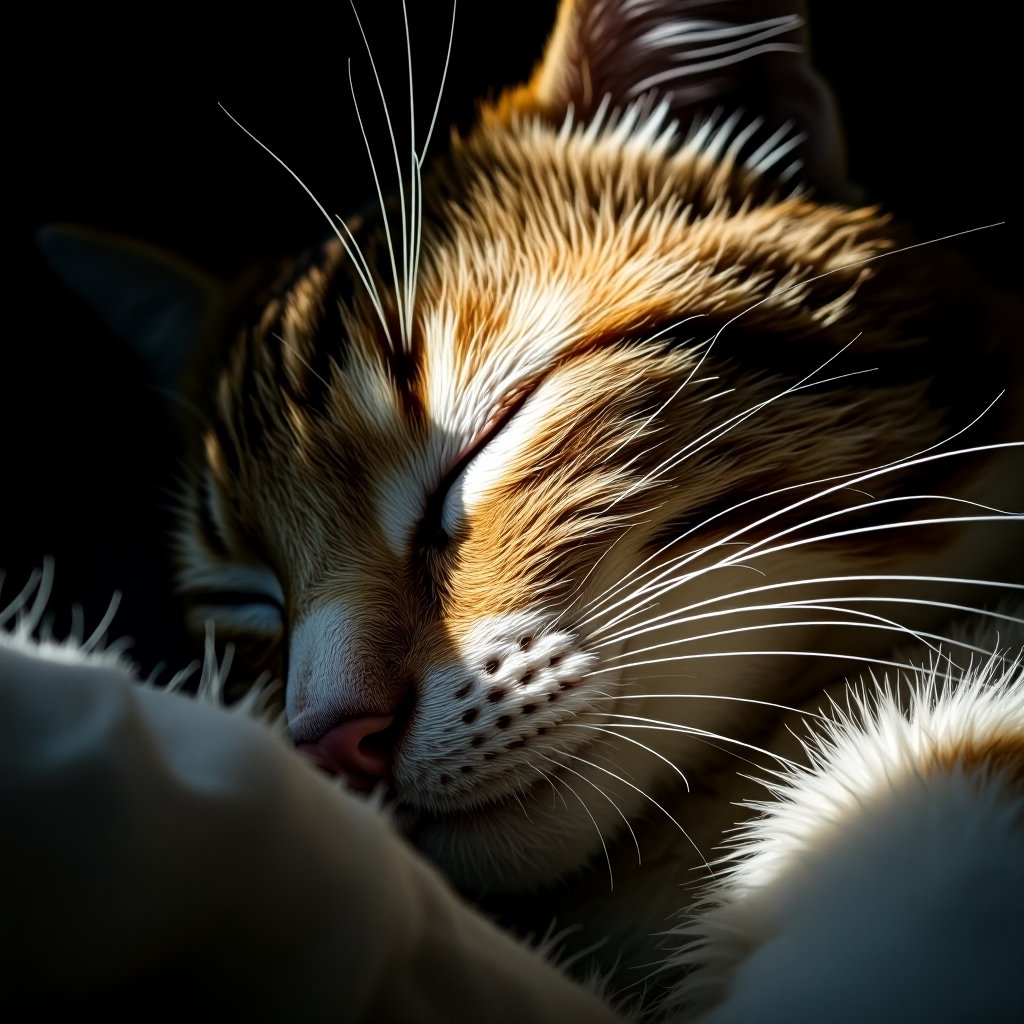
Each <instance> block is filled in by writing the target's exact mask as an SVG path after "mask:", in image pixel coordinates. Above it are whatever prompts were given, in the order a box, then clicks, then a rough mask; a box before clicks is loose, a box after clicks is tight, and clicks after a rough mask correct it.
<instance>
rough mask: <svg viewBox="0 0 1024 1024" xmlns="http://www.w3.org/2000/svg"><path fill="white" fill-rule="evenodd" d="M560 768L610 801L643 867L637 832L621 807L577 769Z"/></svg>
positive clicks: (553, 762)
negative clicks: (624, 826) (627, 831)
mask: <svg viewBox="0 0 1024 1024" xmlns="http://www.w3.org/2000/svg"><path fill="white" fill-rule="evenodd" d="M540 756H541V757H543V758H544V759H545V760H547V761H550V762H551V763H552V764H558V762H557V761H554V760H553V759H552V758H550V757H547V755H545V754H541V755H540ZM558 767H559V768H560V769H561V770H562V771H564V772H571V773H572V774H573V775H575V776H576V778H578V779H582V780H583V781H584V782H585V783H587V785H588V786H592V787H593V788H594V789H596V790H597V792H598V793H600V794H601V796H603V797H604V798H605V800H607V801H608V803H610V804H611V805H612V807H614V808H615V813H616V814H617V815H618V816H619V817H620V818H621V819H622V820H623V822H624V823H625V825H626V828H627V829H628V830H629V834H630V835H631V836H632V837H633V844H634V846H636V860H637V864H640V865H642V864H643V862H644V861H643V855H642V854H641V853H640V840H639V839H637V837H636V832H634V831H633V826H632V825H631V824H630V823H629V818H627V817H626V816H625V814H623V813H622V809H621V808H620V807H619V805H618V804H617V803H616V802H615V801H614V800H613V799H612V798H611V797H610V796H609V795H608V794H607V793H606V792H605V791H604V790H603V789H602V788H601V787H600V786H599V785H598V784H597V783H596V782H594V781H593V779H588V778H587V777H586V776H585V775H581V774H580V773H579V772H578V771H576V769H575V768H572V767H570V766H569V765H567V764H558Z"/></svg>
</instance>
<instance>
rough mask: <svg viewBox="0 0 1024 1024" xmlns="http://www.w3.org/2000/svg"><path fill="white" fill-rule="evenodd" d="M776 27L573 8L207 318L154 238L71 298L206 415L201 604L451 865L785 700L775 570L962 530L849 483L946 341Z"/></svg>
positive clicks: (559, 849)
mask: <svg viewBox="0 0 1024 1024" xmlns="http://www.w3.org/2000/svg"><path fill="white" fill-rule="evenodd" d="M803 35H804V29H803V24H802V21H801V19H800V17H799V12H798V5H797V4H795V3H786V2H754V0H750V2H740V0H733V2H728V3H693V2H682V0H675V2H670V0H660V2H659V0H652V2H649V3H635V2H628V0H600V2H598V0H564V2H563V3H562V4H561V6H560V8H559V13H558V18H557V22H556V25H555V27H554V31H553V34H552V36H551V40H550V42H549V44H548V47H547V50H546V52H545V55H544V57H543V59H542V61H541V63H540V64H539V65H538V67H537V69H536V71H535V73H534V75H533V76H532V78H531V79H530V81H529V82H527V83H526V84H525V85H523V86H520V87H518V88H515V89H512V90H509V91H508V92H506V93H504V94H503V95H501V96H500V97H499V98H498V99H497V100H496V101H494V102H492V103H488V104H485V105H483V106H482V107H481V108H480V111H479V117H478V120H477V123H476V125H475V127H474V128H473V129H472V130H471V131H469V132H468V133H467V134H465V135H462V136H453V137H452V139H451V142H450V145H449V147H448V148H447V149H446V150H445V151H444V152H441V153H439V154H438V155H437V156H436V157H435V158H434V159H433V161H432V162H430V163H428V164H425V165H424V167H423V168H422V173H421V168H420V166H419V164H418V162H415V163H413V164H412V165H410V166H409V167H407V168H406V169H405V172H404V173H405V176H404V177H403V181H402V187H401V192H400V193H398V194H396V195H394V196H392V197H391V198H389V199H388V200H387V201H386V202H383V203H382V204H381V207H380V208H379V209H376V210H371V212H370V213H368V214H365V215H364V216H361V217H356V218H352V219H350V220H349V221H348V222H347V223H346V224H345V225H344V226H340V227H337V228H336V229H335V230H334V231H332V234H331V236H330V237H329V239H328V241H326V242H325V243H323V244H321V245H318V246H316V247H314V248H312V249H311V250H310V251H309V253H307V254H306V256H305V257H304V258H302V259H300V260H296V261H290V262H289V263H288V264H287V265H286V266H285V267H284V269H283V271H282V272H281V273H280V274H279V275H278V276H277V277H276V278H275V279H273V280H272V281H271V282H270V283H269V284H267V285H266V286H265V287H262V289H259V290H257V292H256V293H255V294H250V295H249V298H248V300H247V302H246V303H244V304H242V306H241V307H240V312H239V311H238V308H239V307H237V304H236V311H235V312H232V313H223V314H222V315H220V316H219V318H218V319H217V322H218V324H219V326H218V328H217V330H216V331H213V332H211V330H210V324H211V323H212V322H214V321H213V320H211V310H213V309H214V308H218V307H217V300H216V299H215V289H214V288H213V287H212V286H211V285H210V283H209V282H208V281H206V280H205V279H202V278H200V277H197V276H196V275H194V274H191V273H188V272H186V271H184V270H183V269H182V268H179V267H171V269H170V273H169V274H168V272H167V269H166V268H163V269H160V264H161V263H162V261H161V260H160V259H159V258H158V257H156V256H155V255H154V254H152V253H149V252H140V251H139V250H135V249H132V248H131V247H128V248H126V247H124V246H120V247H114V248H113V249H108V251H109V252H110V253H112V255H111V256H110V258H111V259H115V260H117V259H120V260H121V261H122V263H121V269H120V270H119V271H118V273H117V275H116V276H111V275H110V274H108V273H103V274H98V273H97V274H94V275H93V277H94V278H95V280H93V281H92V282H91V284H89V285H88V288H89V290H90V291H91V292H92V293H93V294H94V295H95V294H96V293H97V292H100V293H103V292H104V291H107V292H109V293H111V294H110V295H109V302H107V303H105V305H106V307H107V308H108V310H109V316H110V319H111V322H112V323H114V324H115V326H116V327H117V329H118V330H119V331H121V332H122V333H125V334H130V335H135V336H136V337H138V338H139V339H141V344H142V345H143V346H145V345H147V344H150V345H151V346H152V347H153V349H154V351H156V352H158V353H159V359H160V360H163V364H164V365H163V372H164V373H165V374H171V375H174V376H176V377H177V379H178V381H179V386H180V387H181V389H182V390H183V391H184V392H185V393H186V394H187V396H188V398H189V400H190V401H191V402H192V403H193V404H194V405H195V406H196V407H198V408H199V409H200V410H201V412H202V415H203V417H204V420H205V426H204V428H203V429H202V430H199V431H196V430H195V429H194V428H193V429H192V431H191V434H190V449H189V451H190V454H189V457H188V472H187V483H186V486H185V488H184V492H183V494H182V498H181V520H180V522H181V525H180V532H179V536H178V551H179V561H180V580H181V586H182V588H183V591H184V593H185V594H186V595H187V596H188V598H189V599H190V601H191V602H192V605H193V609H194V616H195V619H196V622H197V625H200V626H201V625H202V624H203V623H204V622H205V621H207V620H212V621H213V622H214V623H215V625H216V628H217V632H218V635H219V636H222V637H224V638H231V639H233V640H234V641H235V642H236V644H237V645H238V648H239V651H240V660H241V661H242V662H243V664H244V666H245V668H244V669H241V670H239V669H236V674H238V673H239V671H241V674H242V675H245V674H246V670H248V674H249V677H250V678H251V677H253V676H255V675H256V674H258V673H259V672H260V671H263V670H269V671H271V672H272V673H274V674H276V675H279V676H280V677H281V678H282V679H283V680H284V681H285V690H284V704H285V709H286V712H287V719H288V724H289V728H290V730H291V732H292V735H293V737H294V739H295V741H296V743H297V744H298V745H299V746H300V747H302V748H303V749H305V750H306V751H307V752H309V753H310V754H311V755H312V756H313V757H315V758H316V759H317V760H318V761H320V762H321V763H322V764H323V765H324V766H325V767H326V768H327V769H328V770H330V771H332V772H334V773H335V774H339V775H342V776H344V777H345V778H347V779H348V780H349V781H350V782H351V783H352V784H353V785H354V786H355V787H356V788H363V789H369V788H373V787H374V786H375V785H376V784H377V783H379V782H381V781H382V780H383V781H385V782H386V784H387V785H388V787H389V789H390V792H391V796H392V798H393V801H394V804H395V808H396V816H397V818H398V820H399V821H400V822H401V823H402V824H403V826H404V827H406V828H407V829H408V831H409V832H410V834H411V835H413V836H414V837H415V838H416V840H417V841H418V842H419V843H420V844H421V846H422V847H423V848H424V849H425V850H427V851H428V852H429V853H430V854H431V855H432V856H433V857H435V858H436V859H437V860H438V861H439V862H440V863H441V864H442V865H443V866H445V868H446V869H447V870H448V871H449V872H450V873H451V874H452V876H453V877H455V878H456V879H458V880H460V881H462V882H463V883H465V884H466V885H469V886H475V887H480V888H488V887H490V888H502V887H511V888H516V887H520V886H524V885H530V884H536V883H541V882H547V881H550V880H553V879H555V878H557V877H559V876H560V875H563V874H564V873H566V872H568V871H570V870H573V869H575V868H578V867H579V866H581V865H583V864H585V863H587V862H588V861H589V860H590V859H591V858H592V857H593V856H594V855H595V854H596V853H599V852H600V849H601V845H602V843H603V842H604V840H605V838H606V837H609V836H611V835H613V834H614V833H616V832H617V831H618V830H620V829H621V828H623V827H624V826H623V821H624V820H625V819H627V818H633V817H635V816H637V815H638V814H640V813H643V812H644V811H646V810H648V809H649V808H650V807H651V804H652V800H653V797H654V795H655V794H656V793H657V792H658V790H659V788H660V787H662V786H664V785H666V784H675V785H678V784H679V782H678V776H677V774H674V771H676V770H678V769H679V768H681V769H683V770H686V771H699V770H701V768H702V766H703V765H704V764H705V763H707V762H708V760H709V759H710V758H711V757H712V756H713V755H716V754H717V751H716V750H715V748H714V747H709V746H708V745H707V741H708V739H709V738H710V737H714V736H720V735H721V734H722V733H725V732H728V731H729V730H730V729H731V728H733V727H735V725H736V723H737V721H739V720H740V719H741V718H744V717H747V716H749V714H750V707H751V705H748V704H742V703H729V702H726V701H721V700H717V699H715V698H718V697H722V696H731V697H738V698H748V699H754V698H756V697H757V696H758V695H761V696H764V695H765V694H766V693H775V692H777V691H778V689H779V687H780V686H781V683H782V681H783V680H784V679H786V678H788V675H789V674H791V673H792V668H793V666H792V663H791V661H789V660H787V658H786V656H785V653H784V652H786V651H790V650H797V649H799V645H800V644H801V643H803V644H807V643H808V642H812V640H811V638H814V637H816V636H817V632H816V631H818V632H820V630H819V625H820V624H819V623H816V622H814V621H811V620H814V619H815V618H816V617H815V616H813V615H810V614H809V613H808V611H807V609H806V607H803V608H800V607H797V606H795V605H793V603H792V602H793V601H795V599H796V596H797V595H798V594H799V593H802V592H801V591H800V586H801V584H799V583H797V582H796V581H801V580H809V579H820V578H822V577H834V576H840V575H844V574H850V573H854V572H856V573H859V574H866V573H870V572H872V571H874V572H879V573H881V572H885V571H887V570H891V567H892V566H893V564H894V562H896V563H900V564H902V560H905V559H908V558H910V557H912V556H915V555H916V554H917V553H919V552H920V556H921V558H922V559H923V558H925V552H926V551H928V550H930V549H931V550H934V549H941V548H942V547H943V546H944V545H946V544H947V543H951V541H950V538H949V535H948V533H935V532H928V531H919V532H918V533H917V534H916V535H915V537H914V539H913V540H909V539H907V538H905V537H901V538H900V547H899V550H898V551H897V550H894V548H893V546H892V544H891V543H886V542H879V541H878V540H877V538H876V534H875V533H873V532H871V531H872V530H873V529H874V527H876V526H877V525H878V524H879V522H891V521H892V520H894V519H899V518H900V516H902V515H905V514H906V510H907V509H908V508H912V507H913V505H912V504H908V505H904V506H901V508H900V510H899V511H898V512H896V513H893V512H892V510H891V508H890V507H889V506H887V505H885V504H884V503H885V501H886V500H888V499H890V498H895V497H897V496H899V495H901V494H904V495H906V494H914V493H918V492H921V493H928V485H929V484H930V483H931V482H932V480H933V479H934V477H935V476H942V473H943V472H944V469H941V468H940V469H934V467H932V466H931V465H925V466H923V467H920V468H919V469H918V470H916V476H915V477H914V480H913V487H910V488H908V484H907V479H908V477H907V475H906V474H902V475H901V474H898V473H894V472H891V471H879V472H877V473H875V474H874V475H871V476H868V477H863V474H870V473H871V472H872V471H873V470H875V469H878V468H879V467H885V466H887V465H888V466H891V465H893V464H895V463H897V462H899V460H901V459H905V458H907V457H909V456H912V455H913V454H914V453H915V452H920V451H924V450H926V449H928V448H929V446H931V445H934V444H935V443H936V442H937V441H939V440H941V438H942V437H943V436H945V434H944V432H946V431H948V430H949V429H951V428H950V424H951V423H957V422H960V420H958V417H960V416H961V413H962V411H963V410H964V409H971V410H974V411H977V409H978V408H979V402H978V395H979V393H980V389H981V387H982V385H981V383H980V378H979V382H978V383H977V386H975V383H974V382H972V381H971V380H970V379H967V378H964V377H963V376H962V375H961V376H959V377H958V378H957V379H956V380H955V387H954V382H953V381H952V379H951V377H950V372H951V371H950V368H949V367H947V366H946V364H945V360H946V358H947V357H946V355H945V352H946V341H945V339H947V338H949V337H952V336H954V335H955V333H956V331H957V330H958V329H959V328H960V327H962V326H963V323H964V322H965V321H964V317H965V316H967V314H966V313H964V311H963V309H962V308H961V305H958V302H959V299H957V297H956V295H955V289H951V290H950V291H949V292H948V293H947V294H945V295H944V296H943V303H944V305H943V306H942V309H941V310H940V309H939V308H938V307H937V305H936V303H935V302H934V301H933V299H932V298H931V297H930V296H931V290H932V288H933V286H934V281H932V280H929V276H930V274H931V271H922V270H921V269H920V268H921V263H920V262H919V261H918V262H915V264H914V265H913V266H911V267H910V268H909V269H908V266H907V264H906V263H903V264H900V265H898V266H897V267H896V268H895V270H893V271H890V270H889V267H890V265H891V263H892V259H890V258H888V257H887V254H889V253H891V252H893V250H895V249H896V248H898V246H899V245H900V244H901V236H900V234H899V233H897V232H896V231H895V230H894V229H893V228H892V227H891V226H890V224H889V222H888V220H887V218H886V217H884V216H883V215H881V214H880V213H879V212H878V211H877V210H876V209H873V208H863V207H860V206H857V205H856V204H851V203H850V202H848V200H850V199H851V198H852V197H853V196H854V194H855V190H854V189H852V187H851V186H850V185H849V183H848V182H847V181H846V179H845V171H844V159H843V154H842V144H841V137H840V133H839V130H838V124H837V119H836V112H835V109H834V105H833V104H832V101H831V99H830V97H829V94H828V92H827V89H826V87H825V86H824V84H823V83H822V82H821V81H820V79H819V78H818V77H817V75H816V74H815V73H814V71H813V69H812V68H811V66H810V64H809V62H808V59H807V56H806V51H805V48H804V45H803V43H804V40H803ZM48 244H49V247H50V250H51V255H52V257H53V259H54V261H55V263H56V264H57V265H58V266H63V267H64V268H65V272H66V273H67V275H68V276H69V277H70V278H72V279H74V280H75V281H78V280H79V278H80V277H81V272H80V270H76V269H75V268H76V267H77V268H80V267H81V266H82V265H85V264H88V265H92V266H94V267H95V266H96V263H95V261H94V260H92V258H91V257H90V259H83V257H82V253H83V251H85V250H89V251H90V252H91V251H92V250H91V249H90V246H91V244H92V243H90V242H89V241H88V240H87V239H83V238H82V237H81V236H74V235H73V234H72V235H69V234H67V233H64V234H60V235H56V236H53V237H51V238H50V240H49V243H48ZM883 257H885V258H883ZM129 265H130V266H131V267H132V268H135V269H128V267H129ZM140 267H142V268H146V269H145V272H144V274H143V273H141V272H139V270H138V268H140ZM76 275H78V276H77V277H76ZM132 275H137V276H138V278H139V280H142V281H144V282H145V281H154V282H162V283H161V284H150V285H144V286H143V287H141V288H136V289H125V288H124V287H123V282H124V280H125V279H126V278H127V277H129V276H132ZM113 281H117V285H116V286H114V285H112V284H110V282H113ZM168 281H172V282H173V286H172V287H169V286H168V284H167V282H168ZM79 286H80V287H85V286H83V285H81V284H80V283H79ZM115 293H116V294H115ZM101 301H102V299H101ZM220 308H226V307H223V306H221V307H220ZM161 333H162V334H163V335H164V336H165V338H166V336H172V337H175V338H177V337H180V336H183V335H192V336H194V337H206V338H207V339H208V340H207V341H206V342H204V343H203V344H202V345H200V346H198V348H199V351H197V352H191V353H185V352H184V350H183V349H180V348H176V347H175V346H170V347H169V346H168V345H167V344H165V343H164V342H162V341H159V339H158V338H157V339H156V341H157V342H159V343H154V338H155V337H156V335H159V334H161ZM211 333H212V334H213V335H214V337H212V338H211V337H210V335H211ZM169 353H170V354H169ZM183 353H184V354H183ZM862 477H863V479H862ZM867 481H869V482H867ZM922 481H924V483H922ZM934 486H939V485H938V484H935V485H934ZM865 487H867V488H869V489H870V492H871V497H870V499H865V496H864V494H863V490H864V488H865ZM836 523H838V524H839V525H838V526H837V525H835V524H836ZM844 531H846V532H845V533H844ZM833 533H834V534H837V536H835V537H832V538H831V539H828V540H821V539H815V538H820V537H821V535H823V534H833ZM757 588H761V589H760V590H758V589H757ZM773 588H775V589H773ZM783 598H786V599H789V601H790V607H788V608H785V609H784V608H780V607H778V605H779V604H780V603H781V599H783ZM773 604H774V605H775V607H772V605H773ZM737 608H744V609H747V610H746V611H743V612H740V611H737V610H736V609H737ZM725 612H729V614H728V615H726V614H724V613H725ZM818 617H819V618H820V616H818ZM847 632H853V631H847ZM846 642H847V641H846V638H845V637H842V638H840V639H835V640H832V641H830V643H831V645H832V646H830V647H829V648H828V651H829V652H832V653H837V654H838V653H841V652H842V650H844V649H845V648H844V646H843V645H844V643H846ZM747 652H755V653H754V654H752V653H747ZM684 692H685V693H688V694H692V695H698V696H699V695H705V696H706V697H707V698H708V699H705V700H695V699H690V700H682V699H677V700H674V701H669V700H667V699H665V695H669V694H676V695H678V694H681V693H684ZM645 722H646V723H647V724H648V725H649V724H651V723H658V722H662V723H664V722H668V723H669V724H670V725H671V726H672V728H671V729H665V730H662V731H657V730H648V731H645V732H643V733H642V734H641V735H639V736H637V735H635V734H634V727H636V726H637V725H643V724H644V723H645ZM674 766H675V768H674ZM655 806H657V805H655Z"/></svg>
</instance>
